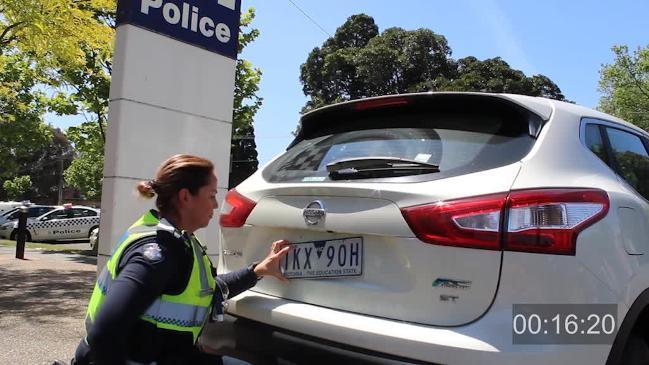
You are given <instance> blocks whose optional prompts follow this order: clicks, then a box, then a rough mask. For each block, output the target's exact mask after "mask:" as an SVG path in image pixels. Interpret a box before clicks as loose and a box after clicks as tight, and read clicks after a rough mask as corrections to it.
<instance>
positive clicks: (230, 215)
mask: <svg viewBox="0 0 649 365" xmlns="http://www.w3.org/2000/svg"><path fill="white" fill-rule="evenodd" d="M255 205H257V203H255V202H254V201H252V200H250V199H248V198H246V197H245V196H243V195H241V194H239V192H238V191H236V190H234V189H232V190H230V191H228V193H227V194H226V195H225V200H224V202H223V206H222V207H221V216H220V217H219V223H220V224H221V227H241V226H243V225H244V223H246V219H248V216H249V215H250V213H251V212H252V210H253V209H254V208H255Z"/></svg>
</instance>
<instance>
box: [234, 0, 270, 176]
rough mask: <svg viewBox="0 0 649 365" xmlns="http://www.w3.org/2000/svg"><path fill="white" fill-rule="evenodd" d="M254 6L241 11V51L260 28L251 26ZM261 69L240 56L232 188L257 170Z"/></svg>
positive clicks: (235, 101) (235, 111)
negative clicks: (256, 124)
mask: <svg viewBox="0 0 649 365" xmlns="http://www.w3.org/2000/svg"><path fill="white" fill-rule="evenodd" d="M254 18H255V9H254V8H249V9H248V10H247V11H246V12H244V13H242V14H241V25H240V31H239V54H241V52H242V51H243V49H244V48H245V47H246V46H247V45H248V44H250V43H251V42H252V41H254V40H255V39H256V38H257V37H258V36H259V30H258V29H255V28H251V27H250V24H251V23H252V21H253V19H254ZM260 81H261V70H260V69H258V68H255V67H253V65H252V63H251V62H250V61H248V60H244V59H238V60H237V68H236V74H235V85H234V106H233V116H232V144H231V147H230V161H231V167H230V177H229V182H230V187H231V188H232V187H235V186H237V185H238V184H239V183H241V182H242V181H243V180H245V179H246V178H248V176H250V175H252V174H253V173H254V172H255V171H257V167H258V165H259V162H258V160H257V146H256V144H255V134H254V126H253V121H254V117H255V114H257V111H258V110H259V108H260V107H261V104H262V102H263V99H262V98H261V97H259V96H258V95H257V92H258V91H259V82H260Z"/></svg>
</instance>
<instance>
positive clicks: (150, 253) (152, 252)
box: [143, 243, 162, 261]
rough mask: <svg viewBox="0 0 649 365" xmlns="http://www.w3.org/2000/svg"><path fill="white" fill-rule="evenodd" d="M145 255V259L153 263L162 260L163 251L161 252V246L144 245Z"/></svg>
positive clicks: (154, 244)
mask: <svg viewBox="0 0 649 365" xmlns="http://www.w3.org/2000/svg"><path fill="white" fill-rule="evenodd" d="M143 254H144V257H146V258H147V259H149V260H151V261H158V260H160V259H162V250H160V246H158V244H157V243H147V244H146V245H144V250H143Z"/></svg>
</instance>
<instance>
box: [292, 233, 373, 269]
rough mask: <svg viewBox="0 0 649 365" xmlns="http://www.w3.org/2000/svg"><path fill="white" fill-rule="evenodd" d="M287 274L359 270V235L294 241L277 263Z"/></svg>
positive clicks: (360, 256)
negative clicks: (283, 257)
mask: <svg viewBox="0 0 649 365" xmlns="http://www.w3.org/2000/svg"><path fill="white" fill-rule="evenodd" d="M280 265H281V269H282V272H283V273H284V276H286V277H287V278H302V279H306V278H336V277H345V276H359V275H361V274H362V273H363V238H362V237H352V238H343V239H338V240H328V241H312V242H302V243H294V244H293V249H292V250H291V251H289V253H288V255H287V256H286V258H285V259H284V260H282V262H281V263H280Z"/></svg>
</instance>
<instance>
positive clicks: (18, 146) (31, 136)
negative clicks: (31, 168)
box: [0, 54, 56, 180]
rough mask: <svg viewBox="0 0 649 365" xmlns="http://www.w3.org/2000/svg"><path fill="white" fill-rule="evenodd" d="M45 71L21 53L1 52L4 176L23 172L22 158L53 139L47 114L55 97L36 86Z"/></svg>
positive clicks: (0, 168)
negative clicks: (21, 168)
mask: <svg viewBox="0 0 649 365" xmlns="http://www.w3.org/2000/svg"><path fill="white" fill-rule="evenodd" d="M41 80H42V74H41V73H40V72H39V71H38V70H37V69H36V68H35V67H34V66H33V64H32V63H31V62H30V61H29V60H28V59H26V58H25V57H23V55H21V54H16V55H10V56H6V55H5V56H0V180H4V179H7V178H12V177H14V176H16V175H18V174H19V173H24V172H20V171H19V170H18V169H19V161H20V160H21V159H25V158H28V157H29V156H31V154H32V151H34V150H37V149H40V148H43V147H45V146H46V145H47V144H48V143H49V142H50V140H51V138H52V134H51V131H50V128H49V127H48V126H47V125H46V124H45V123H43V114H44V113H45V112H46V111H47V110H48V106H49V105H50V104H56V103H55V102H53V101H50V102H48V101H47V98H46V96H45V94H44V93H43V92H42V91H38V90H37V89H36V85H37V84H38V83H39V82H40V81H41Z"/></svg>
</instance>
